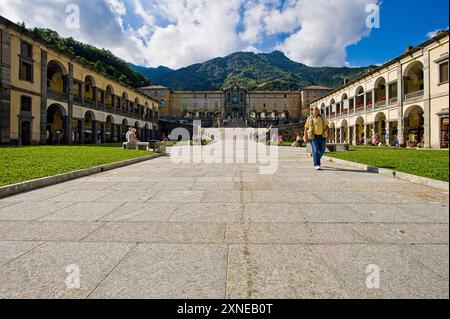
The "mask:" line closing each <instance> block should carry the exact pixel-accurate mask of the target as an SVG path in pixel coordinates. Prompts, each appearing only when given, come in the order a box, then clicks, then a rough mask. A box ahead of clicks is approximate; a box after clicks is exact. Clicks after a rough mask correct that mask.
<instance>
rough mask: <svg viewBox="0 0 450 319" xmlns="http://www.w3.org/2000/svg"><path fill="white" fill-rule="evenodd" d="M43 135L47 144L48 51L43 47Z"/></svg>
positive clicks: (42, 142)
mask: <svg viewBox="0 0 450 319" xmlns="http://www.w3.org/2000/svg"><path fill="white" fill-rule="evenodd" d="M40 124H41V134H40V135H41V136H40V144H41V145H45V144H47V51H45V50H42V49H41V117H40Z"/></svg>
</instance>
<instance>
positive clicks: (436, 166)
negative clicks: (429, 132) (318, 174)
mask: <svg viewBox="0 0 450 319" xmlns="http://www.w3.org/2000/svg"><path fill="white" fill-rule="evenodd" d="M326 155H328V156H330V157H334V158H339V159H343V160H347V161H352V162H357V163H362V164H366V165H371V166H376V167H380V168H386V169H391V170H394V171H398V172H403V173H408V174H413V175H417V176H423V177H428V178H433V179H437V180H441V181H446V182H448V180H449V178H448V173H449V165H448V163H449V153H448V151H439V150H412V149H411V150H409V149H394V148H381V149H373V148H368V149H361V148H358V149H356V150H354V151H350V152H342V153H327V154H326Z"/></svg>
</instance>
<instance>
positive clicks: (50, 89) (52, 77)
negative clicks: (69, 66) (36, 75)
mask: <svg viewBox="0 0 450 319" xmlns="http://www.w3.org/2000/svg"><path fill="white" fill-rule="evenodd" d="M47 94H48V96H49V97H50V98H56V99H61V98H62V99H67V70H66V68H65V67H64V65H63V64H62V63H61V62H59V61H57V60H51V61H50V62H49V63H48V64H47Z"/></svg>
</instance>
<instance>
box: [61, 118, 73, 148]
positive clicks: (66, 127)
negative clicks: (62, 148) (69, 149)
mask: <svg viewBox="0 0 450 319" xmlns="http://www.w3.org/2000/svg"><path fill="white" fill-rule="evenodd" d="M62 121H63V132H64V133H63V134H64V136H63V141H64V142H63V143H64V144H66V145H70V144H71V142H70V141H71V140H72V134H71V123H70V122H69V117H68V116H67V115H64V116H63V117H62Z"/></svg>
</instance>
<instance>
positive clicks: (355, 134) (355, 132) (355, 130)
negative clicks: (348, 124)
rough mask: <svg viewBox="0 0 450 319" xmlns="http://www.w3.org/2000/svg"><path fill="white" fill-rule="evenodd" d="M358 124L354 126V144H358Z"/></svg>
mask: <svg viewBox="0 0 450 319" xmlns="http://www.w3.org/2000/svg"><path fill="white" fill-rule="evenodd" d="M357 128H358V125H356V124H355V126H353V141H352V142H353V143H352V144H353V145H357V140H356V139H357V136H358V131H357Z"/></svg>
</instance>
